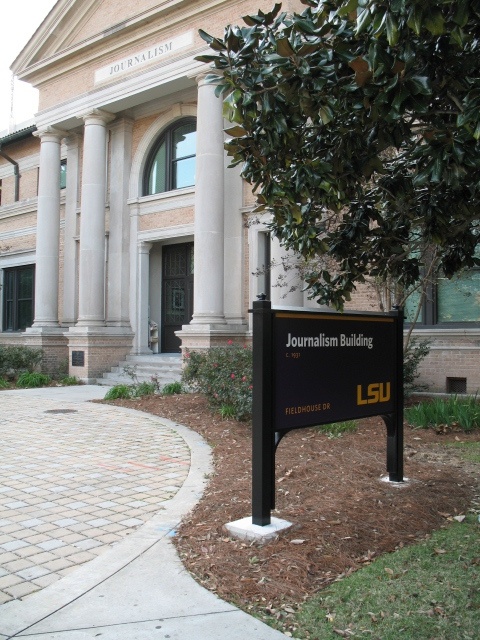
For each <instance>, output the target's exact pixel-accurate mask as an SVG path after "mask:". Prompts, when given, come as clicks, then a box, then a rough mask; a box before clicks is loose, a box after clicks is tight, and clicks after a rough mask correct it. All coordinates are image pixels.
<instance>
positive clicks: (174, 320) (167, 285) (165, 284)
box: [161, 242, 193, 353]
mask: <svg viewBox="0 0 480 640" xmlns="http://www.w3.org/2000/svg"><path fill="white" fill-rule="evenodd" d="M162 273H163V277H162V330H161V350H162V353H178V352H179V351H180V339H179V338H177V336H176V335H175V331H179V330H180V329H181V328H182V325H184V324H188V323H189V322H190V320H191V319H192V314H193V242H188V243H185V244H170V245H166V246H164V247H163V270H162Z"/></svg>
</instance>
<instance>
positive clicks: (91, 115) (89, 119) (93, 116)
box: [77, 109, 117, 125]
mask: <svg viewBox="0 0 480 640" xmlns="http://www.w3.org/2000/svg"><path fill="white" fill-rule="evenodd" d="M116 117H117V116H116V115H115V114H114V113H110V112H109V111H104V110H103V109H90V111H87V112H85V113H82V114H79V115H78V116H77V118H78V119H79V120H83V121H84V123H85V124H86V125H87V124H100V125H106V124H109V123H110V122H112V121H113V120H115V118H116Z"/></svg>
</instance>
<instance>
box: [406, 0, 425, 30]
mask: <svg viewBox="0 0 480 640" xmlns="http://www.w3.org/2000/svg"><path fill="white" fill-rule="evenodd" d="M422 20H423V10H422V8H421V6H420V5H418V4H414V6H413V7H412V9H411V11H410V15H409V16H408V20H407V25H408V26H409V27H410V29H412V30H413V31H415V33H416V34H417V36H419V35H420V32H421V30H422Z"/></svg>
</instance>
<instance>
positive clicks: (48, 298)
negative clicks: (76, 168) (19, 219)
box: [33, 127, 65, 328]
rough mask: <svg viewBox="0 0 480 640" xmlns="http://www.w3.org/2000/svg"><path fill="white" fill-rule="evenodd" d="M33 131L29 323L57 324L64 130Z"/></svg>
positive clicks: (51, 325)
mask: <svg viewBox="0 0 480 640" xmlns="http://www.w3.org/2000/svg"><path fill="white" fill-rule="evenodd" d="M37 135H38V137H39V138H40V175H39V182H38V210H37V249H36V266H35V321H34V324H33V326H34V327H35V328H40V327H58V326H59V324H58V269H59V266H58V258H59V239H60V144H61V141H62V138H63V137H64V136H65V132H64V131H60V130H58V129H55V128H54V127H47V128H46V129H43V130H42V131H39V132H38V134H37Z"/></svg>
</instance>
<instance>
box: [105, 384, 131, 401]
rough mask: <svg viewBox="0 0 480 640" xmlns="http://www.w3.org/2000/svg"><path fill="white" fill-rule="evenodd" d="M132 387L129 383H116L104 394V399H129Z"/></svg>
mask: <svg viewBox="0 0 480 640" xmlns="http://www.w3.org/2000/svg"><path fill="white" fill-rule="evenodd" d="M132 395H133V393H132V387H131V386H130V385H129V384H116V385H115V386H114V387H112V388H111V389H109V390H108V391H107V393H106V394H105V398H104V400H118V399H127V400H128V399H130V398H131V397H132Z"/></svg>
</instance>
